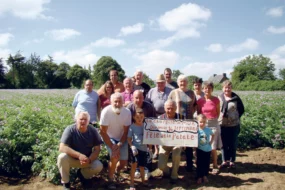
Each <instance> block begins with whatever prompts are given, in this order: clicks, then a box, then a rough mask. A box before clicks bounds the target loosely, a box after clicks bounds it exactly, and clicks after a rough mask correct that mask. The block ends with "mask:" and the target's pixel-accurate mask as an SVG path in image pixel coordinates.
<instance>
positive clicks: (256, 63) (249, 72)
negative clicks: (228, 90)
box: [232, 55, 276, 84]
mask: <svg viewBox="0 0 285 190" xmlns="http://www.w3.org/2000/svg"><path fill="white" fill-rule="evenodd" d="M274 71H275V65H274V64H273V63H272V61H271V60H270V58H268V57H264V56H263V55H259V56H256V55H253V56H248V57H246V58H245V59H243V60H241V61H240V62H238V64H237V65H235V66H234V71H233V72H232V82H233V83H234V84H239V83H241V82H243V81H252V82H254V81H258V80H275V79H276V77H275V76H274Z"/></svg>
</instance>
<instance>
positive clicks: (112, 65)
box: [93, 56, 125, 88]
mask: <svg viewBox="0 0 285 190" xmlns="http://www.w3.org/2000/svg"><path fill="white" fill-rule="evenodd" d="M110 70H117V71H118V77H119V80H120V81H122V80H123V79H124V78H125V71H124V70H123V69H122V67H121V65H120V64H119V63H117V61H116V60H115V59H113V58H112V57H110V56H103V57H101V58H100V59H99V60H98V61H97V63H96V65H94V66H93V79H94V83H95V87H96V88H98V87H100V86H101V85H102V84H104V83H105V82H106V81H107V80H109V79H110V77H109V71H110Z"/></svg>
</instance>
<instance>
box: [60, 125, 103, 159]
mask: <svg viewBox="0 0 285 190" xmlns="http://www.w3.org/2000/svg"><path fill="white" fill-rule="evenodd" d="M60 142H61V143H63V144H66V145H67V146H69V147H70V148H72V149H73V150H75V151H78V152H80V153H81V154H84V155H85V156H87V157H88V156H90V154H91V153H92V148H93V147H94V146H98V145H100V144H102V140H101V137H100V135H99V134H98V131H97V129H96V128H94V127H92V126H91V125H88V127H87V131H86V132H85V133H81V132H80V131H79V130H78V129H77V127H76V124H73V125H70V126H68V127H66V128H65V130H64V132H63V134H62V136H61V139H60Z"/></svg>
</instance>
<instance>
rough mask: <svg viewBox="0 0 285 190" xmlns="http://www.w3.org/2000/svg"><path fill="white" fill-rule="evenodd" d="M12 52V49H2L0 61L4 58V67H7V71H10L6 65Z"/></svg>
mask: <svg viewBox="0 0 285 190" xmlns="http://www.w3.org/2000/svg"><path fill="white" fill-rule="evenodd" d="M11 52H12V51H11V50H10V49H2V48H0V59H1V58H2V61H3V63H4V66H5V67H7V69H9V66H8V65H7V63H6V60H7V59H8V57H9V55H10V54H11Z"/></svg>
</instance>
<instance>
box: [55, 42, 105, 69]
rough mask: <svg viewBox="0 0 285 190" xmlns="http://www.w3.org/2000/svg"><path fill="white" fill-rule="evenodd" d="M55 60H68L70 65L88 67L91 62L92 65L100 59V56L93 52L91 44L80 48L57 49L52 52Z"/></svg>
mask: <svg viewBox="0 0 285 190" xmlns="http://www.w3.org/2000/svg"><path fill="white" fill-rule="evenodd" d="M52 57H53V59H54V60H55V62H58V63H60V62H66V63H68V64H70V65H75V64H78V65H80V66H82V67H84V66H85V67H86V68H88V66H89V64H90V66H91V67H92V66H93V65H95V64H96V62H97V61H98V60H99V59H100V56H97V55H96V54H94V53H92V49H91V48H90V46H85V47H82V48H80V49H76V50H71V51H64V50H61V51H56V52H54V53H53V54H52Z"/></svg>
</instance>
